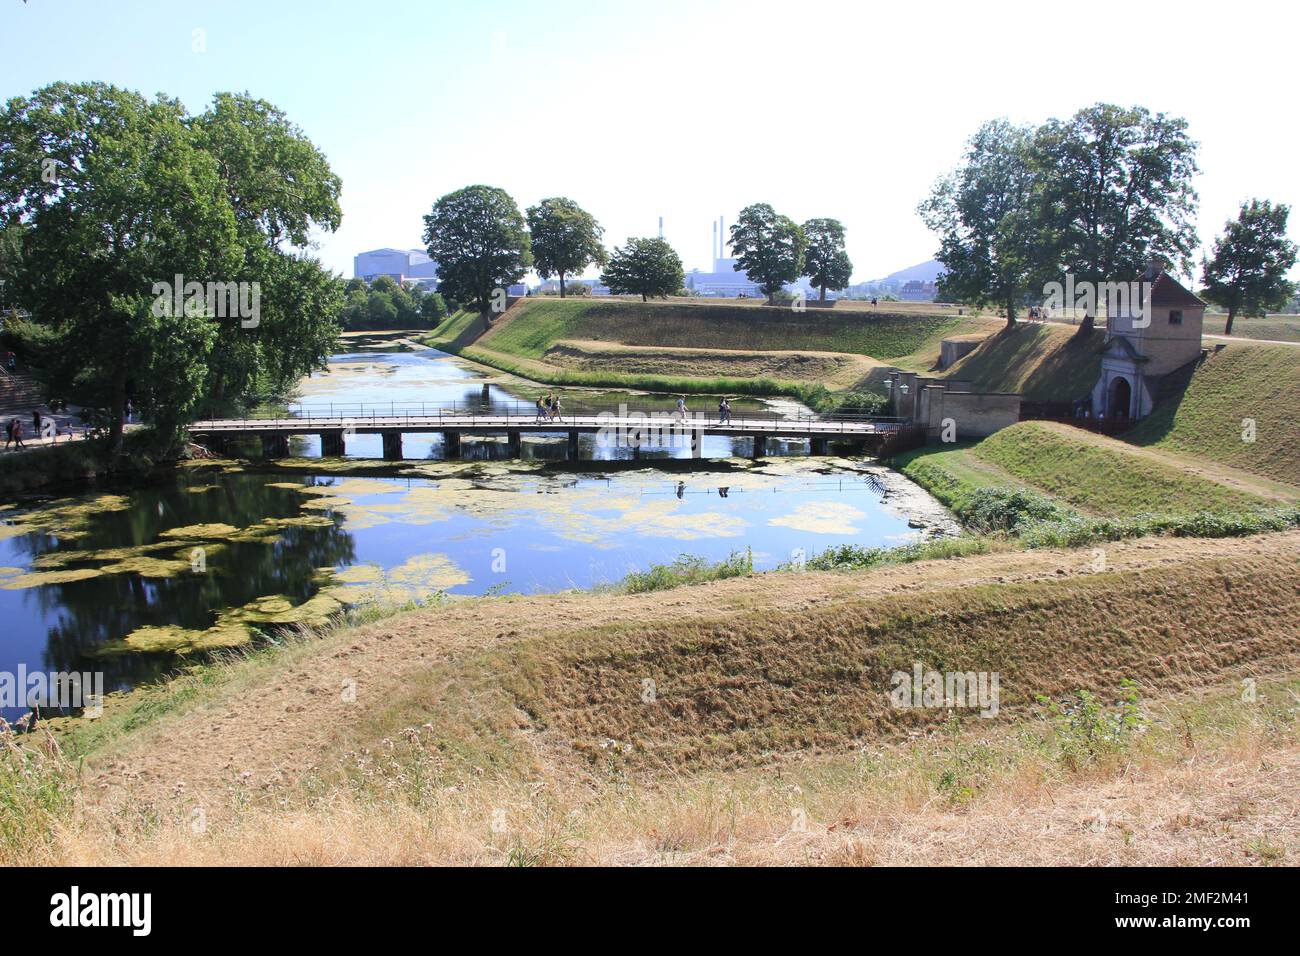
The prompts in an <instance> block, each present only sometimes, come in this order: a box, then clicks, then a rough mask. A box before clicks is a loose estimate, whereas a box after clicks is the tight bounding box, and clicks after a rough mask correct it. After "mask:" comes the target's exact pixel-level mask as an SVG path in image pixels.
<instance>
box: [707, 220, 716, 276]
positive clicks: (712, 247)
mask: <svg viewBox="0 0 1300 956" xmlns="http://www.w3.org/2000/svg"><path fill="white" fill-rule="evenodd" d="M709 258H710V259H711V260H713V261H714V262H717V261H718V224H717V223H716V222H715V223H714V224H713V239H712V240H710V242H709ZM709 268H710V269H712V265H710V267H709Z"/></svg>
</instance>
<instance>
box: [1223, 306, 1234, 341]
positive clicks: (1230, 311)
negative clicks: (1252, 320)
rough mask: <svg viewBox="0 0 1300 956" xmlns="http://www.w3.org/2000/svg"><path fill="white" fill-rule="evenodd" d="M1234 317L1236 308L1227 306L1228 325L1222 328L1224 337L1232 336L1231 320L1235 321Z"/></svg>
mask: <svg viewBox="0 0 1300 956" xmlns="http://www.w3.org/2000/svg"><path fill="white" fill-rule="evenodd" d="M1236 317H1237V308H1236V306H1232V305H1230V306H1228V323H1227V324H1226V325H1225V326H1224V327H1223V334H1224V335H1231V334H1232V320H1233V319H1235V318H1236Z"/></svg>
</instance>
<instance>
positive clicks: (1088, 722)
mask: <svg viewBox="0 0 1300 956" xmlns="http://www.w3.org/2000/svg"><path fill="white" fill-rule="evenodd" d="M1139 700H1140V695H1139V693H1138V686H1137V684H1136V683H1135V682H1133V681H1131V680H1124V681H1121V682H1120V697H1119V700H1118V701H1117V702H1116V703H1115V704H1114V705H1113V706H1111V707H1107V706H1105V705H1103V704H1101V703H1099V702H1098V701H1097V699H1096V697H1094V696H1093V695H1092V694H1091V693H1090V692H1089V691H1086V690H1080V691H1079V692H1078V693H1077V694H1075V696H1074V697H1073V698H1071V699H1069V700H1066V701H1064V702H1057V701H1053V700H1049V699H1048V698H1046V697H1042V696H1040V697H1039V698H1038V701H1039V703H1040V704H1042V705H1044V706H1045V707H1046V718H1047V720H1048V722H1049V723H1050V724H1051V726H1052V731H1053V738H1054V741H1055V743H1056V746H1057V747H1058V749H1059V757H1060V760H1061V762H1062V763H1064V764H1065V765H1066V766H1067V767H1069V768H1070V769H1071V770H1080V769H1082V768H1083V767H1086V766H1088V765H1089V764H1092V763H1095V762H1096V761H1097V760H1098V759H1100V758H1102V757H1105V756H1108V755H1112V754H1116V753H1122V752H1123V751H1125V750H1127V749H1128V747H1129V744H1130V743H1131V742H1132V739H1133V737H1134V735H1136V734H1138V733H1141V732H1142V731H1143V730H1144V729H1145V728H1146V719H1145V718H1144V717H1143V716H1142V713H1141V711H1140V710H1139V708H1138V703H1139Z"/></svg>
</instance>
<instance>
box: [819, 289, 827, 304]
mask: <svg viewBox="0 0 1300 956" xmlns="http://www.w3.org/2000/svg"><path fill="white" fill-rule="evenodd" d="M817 301H819V302H825V301H826V286H824V285H823V286H822V294H821V298H819V299H818V300H817Z"/></svg>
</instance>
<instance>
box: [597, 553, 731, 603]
mask: <svg viewBox="0 0 1300 956" xmlns="http://www.w3.org/2000/svg"><path fill="white" fill-rule="evenodd" d="M753 573H754V552H753V551H752V550H751V549H749V548H746V549H745V550H744V551H743V552H742V551H733V552H731V554H730V556H728V557H727V558H724V559H723V560H721V561H716V562H711V561H709V560H708V559H707V558H701V557H697V556H695V555H691V554H683V555H682V556H681V557H679V558H678V559H677V560H676V561H674V562H673V563H672V564H652V565H651V566H650V568H649V569H648V570H646V571H633V572H632V573H631V574H629V575H628V576H627V577H625V578H624V579H623V580H622V581H621V582H620V583H619V585H618V588H617V589H618V590H620V591H622V592H624V593H626V594H644V593H645V592H647V591H663V590H666V589H668V588H675V587H680V586H682V585H683V584H702V583H704V582H705V581H720V580H722V579H723V578H739V577H744V576H745V575H747V574H753Z"/></svg>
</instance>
